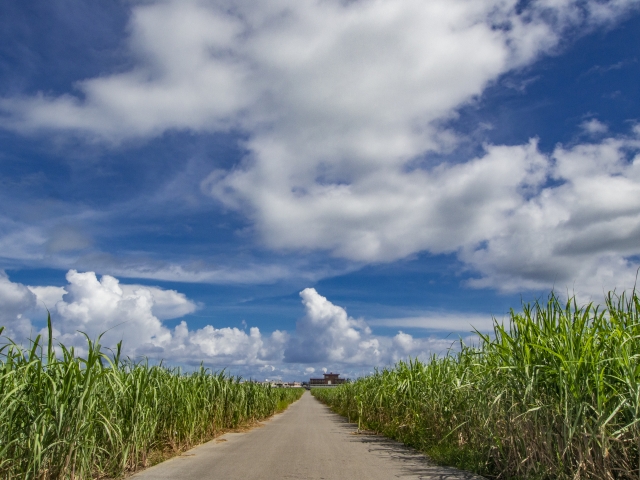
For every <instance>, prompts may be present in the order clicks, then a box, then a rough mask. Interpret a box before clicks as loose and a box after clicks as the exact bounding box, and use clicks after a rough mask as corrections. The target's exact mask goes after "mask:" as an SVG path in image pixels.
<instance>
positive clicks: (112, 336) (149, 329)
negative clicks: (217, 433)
mask: <svg viewBox="0 0 640 480" xmlns="http://www.w3.org/2000/svg"><path fill="white" fill-rule="evenodd" d="M66 278H67V281H68V285H67V286H66V287H64V288H63V287H52V286H32V287H28V288H27V287H23V286H22V285H20V284H16V283H12V282H10V281H9V280H8V279H5V280H6V281H5V283H6V284H7V285H9V286H10V287H11V288H12V289H13V290H14V291H24V292H26V293H24V295H26V296H27V297H28V295H29V294H30V295H31V296H32V297H33V298H32V299H31V300H32V304H29V305H30V308H35V307H36V298H37V302H38V304H46V306H47V307H48V308H49V309H50V311H51V313H52V317H53V324H54V330H55V336H56V340H58V341H60V342H62V343H63V344H65V345H69V346H71V345H74V346H76V347H79V348H82V347H83V346H84V345H85V339H84V336H83V335H82V333H80V332H84V333H86V334H87V335H88V336H89V338H92V339H93V338H96V337H97V336H98V335H100V334H102V333H104V332H106V333H105V334H104V336H103V338H102V342H103V344H104V345H106V346H110V347H113V346H114V345H115V344H116V343H117V342H118V341H120V340H122V341H123V346H124V349H125V350H124V351H125V353H126V354H128V355H134V356H136V355H146V356H149V357H151V358H156V359H161V358H164V359H167V360H169V361H173V362H185V363H191V362H199V361H201V360H204V361H208V362H211V363H214V364H218V365H220V364H222V365H236V364H238V365H244V364H248V365H252V364H261V363H264V361H266V360H268V359H270V358H273V357H274V356H275V358H278V355H280V356H281V354H278V351H281V350H282V344H283V342H285V341H286V338H287V337H286V334H285V333H283V332H279V331H275V332H273V333H272V334H271V335H270V336H268V337H266V338H264V337H263V336H262V335H261V333H260V331H259V330H258V329H257V328H255V327H254V328H251V329H250V332H249V334H247V333H246V332H244V331H242V330H239V329H237V328H228V327H224V328H214V327H213V326H211V325H207V326H205V327H204V328H201V329H197V330H191V331H190V330H189V328H188V326H187V324H186V322H184V321H182V322H181V323H180V324H178V325H177V326H176V327H175V328H174V329H169V328H168V327H166V326H165V325H164V324H163V322H162V320H166V319H171V318H179V317H182V316H184V315H187V314H189V313H192V312H194V311H195V310H196V308H197V305H196V304H195V303H194V302H193V301H191V300H189V299H188V298H187V297H186V296H185V295H184V294H182V293H179V292H177V291H175V290H164V289H161V288H158V287H150V286H146V285H123V284H120V282H119V281H118V280H117V279H116V278H114V277H112V276H109V275H104V276H102V277H101V278H100V279H98V278H97V277H96V275H95V273H93V272H86V273H79V272H77V271H75V270H70V271H69V272H68V273H67V277H66ZM14 296H15V295H14ZM25 298H26V297H25ZM29 298H30V297H29ZM27 299H28V298H27ZM23 303H24V300H22V303H19V305H22V304H23ZM24 309H26V307H24V308H23V310H24ZM14 310H15V309H14ZM5 311H6V309H5ZM15 323H16V322H14V324H15ZM23 330H24V328H23Z"/></svg>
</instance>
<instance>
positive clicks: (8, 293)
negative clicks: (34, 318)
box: [0, 270, 36, 339]
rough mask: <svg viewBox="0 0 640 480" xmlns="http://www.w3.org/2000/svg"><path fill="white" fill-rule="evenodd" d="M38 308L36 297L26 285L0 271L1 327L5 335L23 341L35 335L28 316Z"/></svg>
mask: <svg viewBox="0 0 640 480" xmlns="http://www.w3.org/2000/svg"><path fill="white" fill-rule="evenodd" d="M35 306H36V295H35V294H34V293H33V292H32V291H31V290H29V289H28V288H27V287H25V286H24V285H21V284H19V283H14V282H12V281H11V280H9V277H8V276H7V274H6V273H5V272H3V271H1V270H0V327H5V331H4V332H3V334H4V335H6V336H9V337H12V338H16V339H22V338H28V337H29V336H30V335H31V334H32V333H33V326H32V325H31V321H30V320H29V318H28V317H27V316H26V315H27V314H28V312H29V311H30V310H32V309H33V308H34V307H35Z"/></svg>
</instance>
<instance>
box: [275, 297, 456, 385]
mask: <svg viewBox="0 0 640 480" xmlns="http://www.w3.org/2000/svg"><path fill="white" fill-rule="evenodd" d="M300 296H301V297H302V303H303V305H304V306H305V310H306V314H305V316H304V317H303V318H302V319H300V320H299V321H298V322H297V324H296V330H295V332H294V333H293V335H292V336H291V339H290V341H289V342H288V344H287V347H286V350H285V352H284V360H285V362H290V363H312V364H318V363H321V364H322V363H324V364H327V363H330V364H335V365H339V364H355V365H388V364H392V363H394V362H396V361H397V360H399V359H400V358H406V357H407V356H409V355H413V356H417V355H420V354H425V353H427V352H430V351H439V350H440V349H441V348H442V346H443V345H442V340H440V339H433V338H427V339H415V338H413V337H412V336H411V335H408V334H406V333H403V332H398V334H397V335H396V336H395V337H392V338H390V337H384V336H377V335H373V334H372V332H371V329H370V328H369V326H368V325H367V323H366V322H365V321H364V320H357V319H354V318H352V317H350V316H349V315H347V311H346V310H345V309H344V308H342V307H339V306H337V305H334V304H333V303H331V302H330V301H329V300H327V299H326V298H325V297H323V296H321V295H319V294H318V292H316V290H315V289H313V288H306V289H304V290H303V291H302V292H300ZM323 371H325V372H326V368H323Z"/></svg>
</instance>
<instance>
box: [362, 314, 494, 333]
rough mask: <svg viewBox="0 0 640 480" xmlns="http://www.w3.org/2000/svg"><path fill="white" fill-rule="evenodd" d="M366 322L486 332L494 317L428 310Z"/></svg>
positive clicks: (381, 324) (385, 325) (444, 330)
mask: <svg viewBox="0 0 640 480" xmlns="http://www.w3.org/2000/svg"><path fill="white" fill-rule="evenodd" d="M497 320H498V321H500V319H497ZM367 323H368V324H369V325H371V326H372V327H393V328H419V329H424V330H432V331H441V332H471V331H473V330H474V329H476V330H478V331H481V332H487V331H491V330H493V324H494V319H493V317H492V316H491V315H478V314H476V313H471V314H466V313H458V312H441V313H436V312H430V313H428V314H426V315H421V316H414V317H402V318H378V319H374V320H369V321H367Z"/></svg>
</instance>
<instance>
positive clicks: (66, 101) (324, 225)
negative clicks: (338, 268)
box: [0, 0, 638, 358]
mask: <svg viewBox="0 0 640 480" xmlns="http://www.w3.org/2000/svg"><path fill="white" fill-rule="evenodd" d="M637 6H638V3H637V1H634V0H610V1H596V0H587V1H582V0H580V1H578V0H535V1H531V2H526V3H525V4H523V3H522V2H518V1H516V0H432V1H429V2H425V1H423V0H397V1H394V2H387V1H383V0H362V1H355V2H344V1H340V0H329V1H317V0H303V1H301V0H279V1H268V2H260V3H259V4H256V2H253V1H248V0H241V1H234V2H230V1H228V0H211V1H205V0H199V1H196V0H193V1H186V2H185V1H178V0H166V1H158V2H151V3H149V2H144V3H142V4H138V5H136V6H134V8H133V9H132V16H131V20H130V25H129V31H130V32H131V35H130V37H129V40H128V41H129V43H128V45H129V48H130V50H131V52H132V54H133V58H134V60H135V66H134V67H133V68H132V69H131V70H129V71H125V72H120V73H117V74H106V75H104V76H101V77H97V78H91V79H85V80H82V81H80V82H78V83H77V84H76V88H77V91H78V93H77V94H66V95H62V96H57V97H53V96H48V95H44V94H40V95H37V96H34V97H22V98H16V97H14V98H4V99H3V100H1V101H0V109H1V110H2V111H3V112H4V115H3V116H2V120H1V122H2V125H3V126H4V127H6V128H10V129H14V130H18V131H22V132H36V131H43V130H44V131H51V130H55V131H59V130H65V131H72V132H75V133H77V134H79V135H84V136H87V137H89V138H92V139H99V140H106V141H108V142H114V143H118V142H120V141H123V140H126V139H129V138H150V137H153V136H158V135H160V134H162V133H163V132H165V131H167V130H190V131H197V132H219V131H225V130H228V129H238V130H240V131H242V132H244V133H245V134H246V138H247V140H246V143H245V145H244V147H245V148H246V150H247V152H248V155H247V157H246V158H245V160H244V162H243V163H242V165H239V166H237V167H236V168H234V169H232V170H219V171H214V172H212V173H211V174H210V175H209V176H208V178H206V179H205V180H204V181H203V182H202V190H203V191H204V192H205V193H207V194H208V195H211V196H213V197H214V198H216V199H218V200H219V201H220V202H222V203H223V204H224V205H225V206H226V207H228V208H230V209H234V210H238V211H241V212H242V213H244V214H245V215H247V216H248V217H249V218H250V219H251V220H252V221H253V223H254V225H255V228H256V230H257V232H258V233H259V234H260V235H261V238H262V239H263V241H264V243H265V244H266V245H267V246H269V247H271V248H274V249H282V250H290V249H295V250H309V249H317V250H322V251H327V252H329V253H330V254H331V255H334V256H336V257H340V258H347V259H351V260H355V261H358V262H375V261H392V260H395V259H399V258H402V257H405V256H407V255H410V254H413V253H415V252H419V251H423V250H427V251H430V252H432V253H458V254H459V255H460V258H461V259H463V260H464V261H466V262H467V263H468V265H469V266H471V267H472V268H473V269H475V270H476V271H477V272H479V273H480V276H481V278H479V279H476V280H474V281H472V282H471V285H474V286H478V287H479V286H496V285H497V286H499V288H506V289H509V288H514V289H515V288H537V287H538V286H541V285H544V286H545V287H546V286H548V283H549V282H550V281H554V280H557V281H561V282H565V281H572V280H574V279H578V278H580V279H585V281H586V279H595V280H593V282H592V283H593V284H592V285H590V286H589V285H587V287H588V288H594V285H596V284H598V282H600V283H599V285H602V284H603V283H602V282H605V281H606V280H607V279H608V278H610V277H612V272H613V271H615V269H616V268H621V269H622V272H623V273H622V274H621V275H620V276H619V277H618V279H620V280H622V279H624V280H625V281H626V279H627V278H628V272H630V271H631V270H632V269H633V265H632V262H631V261H630V260H628V258H629V256H630V255H635V254H636V250H635V248H634V247H633V246H632V245H631V244H632V243H633V241H634V233H633V231H632V230H633V225H635V223H634V222H635V220H633V221H631V222H627V221H626V220H625V219H626V218H632V219H633V218H635V217H634V215H635V213H633V212H632V211H631V210H633V208H634V207H633V205H634V204H635V201H633V200H631V203H630V204H629V205H627V207H622V206H615V205H613V204H611V202H609V200H612V199H613V197H621V196H624V195H625V193H624V192H630V191H633V190H634V189H635V183H634V182H635V177H633V175H634V173H633V171H632V170H633V169H631V168H622V167H621V169H620V172H619V173H611V172H607V171H606V168H608V166H607V165H608V164H607V163H606V161H605V164H604V166H603V167H602V168H604V169H605V170H602V168H601V169H600V170H598V168H600V167H597V166H596V167H594V168H596V170H597V172H598V175H599V177H598V178H600V179H601V180H603V182H599V183H598V182H596V183H594V182H589V180H588V178H587V177H586V176H585V175H584V174H583V173H584V171H586V169H585V170H583V173H578V174H576V175H575V176H573V177H572V176H571V175H572V174H571V173H568V170H567V169H571V168H573V169H575V168H577V167H576V165H578V164H579V162H580V161H584V162H585V164H587V165H591V164H590V163H589V162H590V158H592V157H593V155H596V156H597V155H598V154H596V153H593V152H594V151H595V150H602V151H605V150H608V151H610V152H612V151H613V152H614V153H611V155H613V156H614V157H615V156H616V155H622V152H623V150H624V149H625V148H628V147H630V146H632V144H633V142H632V141H631V140H616V139H609V140H605V141H603V142H602V143H601V144H599V145H584V146H583V147H582V148H577V147H576V148H573V149H568V150H563V149H562V148H559V149H558V150H556V152H554V154H553V155H551V156H549V155H543V154H542V153H540V152H539V151H538V149H537V146H536V143H535V141H532V142H530V143H529V144H527V145H518V146H494V145H488V146H486V149H485V154H484V155H483V156H480V157H479V158H475V159H471V160H469V161H467V162H464V163H460V164H446V163H443V164H442V165H437V166H433V165H427V166H425V165H423V164H422V163H421V162H422V160H424V157H425V155H427V154H428V153H430V152H441V153H442V152H445V153H446V152H447V151H449V149H451V148H452V147H454V146H455V144H456V142H457V134H456V132H453V131H450V130H447V129H445V128H444V127H443V126H442V125H443V122H444V121H446V120H448V119H451V118H453V117H455V115H456V110H457V109H458V108H460V107H461V106H462V105H464V104H466V103H468V102H470V101H473V100H474V99H475V98H477V97H478V96H479V95H481V94H482V92H483V91H484V89H485V88H486V87H487V85H490V84H492V83H493V82H495V81H496V80H497V79H499V78H500V76H501V75H503V74H504V73H506V72H509V71H513V70H514V69H518V68H521V67H523V66H526V65H530V64H531V63H532V62H533V61H535V60H536V59H537V58H539V57H540V55H543V54H547V53H550V52H553V51H554V49H555V48H557V47H558V45H559V44H560V43H562V42H561V41H562V40H563V38H564V36H565V35H567V34H568V32H571V35H574V34H576V32H584V31H588V30H589V29H592V28H595V27H597V26H601V25H607V24H610V23H611V22H613V21H615V20H616V19H619V18H620V17H621V16H622V15H624V14H625V13H627V12H628V11H630V9H632V8H637ZM595 122H597V121H595V120H592V121H590V122H588V123H585V124H584V125H583V128H584V129H585V130H586V131H587V132H590V133H605V132H604V130H603V128H604V125H603V124H600V123H599V122H598V123H595ZM616 142H618V143H616ZM620 142H622V143H620ZM615 152H618V153H617V154H616V153H615ZM578 157H580V159H582V160H579V159H578ZM599 159H600V158H599V157H598V160H599ZM614 163H616V162H614ZM617 163H618V164H620V165H622V164H623V163H624V162H622V160H619V161H617ZM571 165H573V166H571ZM589 168H591V167H589ZM626 175H629V176H626ZM549 179H552V180H554V181H556V182H557V183H558V184H559V185H558V184H554V185H553V186H547V185H546V183H545V182H546V181H548V180H549ZM586 187H591V188H592V190H591V192H590V193H589V194H586V193H584V191H583V189H584V188H586ZM617 187H624V188H626V190H624V188H623V191H611V190H610V189H612V188H617ZM589 195H590V199H591V200H590V201H591V204H593V203H594V202H597V200H602V201H603V205H609V207H606V208H605V207H602V205H597V206H596V207H594V211H601V212H602V211H603V210H607V209H608V210H607V212H608V214H611V215H612V217H611V218H609V220H608V221H609V224H607V222H605V221H604V220H602V219H601V218H599V217H597V215H586V214H585V213H584V211H583V210H584V208H585V207H586V206H587V205H589V198H587V197H588V196H589ZM629 195H631V194H630V193H629ZM620 200H622V198H620ZM612 201H613V203H616V201H617V200H612ZM616 205H617V204H616ZM556 207H557V208H556ZM625 208H626V210H625ZM629 209H631V210H629ZM624 212H627V213H624ZM629 212H631V213H629ZM578 217H580V218H583V220H580V221H578V220H577V218H578ZM616 222H617V223H616ZM614 224H615V225H614ZM622 224H623V225H622ZM609 226H611V227H616V229H615V230H608V229H607V227H609ZM618 227H620V228H618ZM28 233H29V232H21V234H20V235H17V234H16V235H15V238H13V237H12V238H13V239H12V238H9V236H7V237H5V238H3V240H2V242H4V243H7V245H8V247H9V248H10V249H14V250H16V251H17V252H18V253H19V254H20V255H23V256H24V255H28V254H29V252H24V251H23V250H24V249H21V248H22V247H21V245H22V244H21V243H20V242H19V241H17V240H16V239H17V238H18V237H19V238H24V237H25V236H26V234H28ZM63 233H64V232H63ZM65 235H66V237H68V236H69V235H68V232H66V233H65V234H64V235H63V237H64V236H65ZM31 236H32V237H35V236H37V235H36V233H34V232H31ZM534 237H535V238H534ZM613 237H616V238H613ZM596 239H597V240H596ZM38 241H40V239H37V238H36V239H34V240H33V242H32V243H34V244H36V243H37V242H38ZM43 242H44V240H42V241H40V243H43ZM88 242H89V240H88V239H82V238H75V240H74V242H71V243H70V244H68V245H72V246H73V248H76V249H77V248H82V247H83V246H84V245H86V244H88ZM1 245H2V244H0V246H1ZM61 245H67V243H66V241H65V242H55V241H52V242H50V243H49V247H48V248H50V249H53V250H58V249H59V248H60V246H61ZM580 252H581V253H580ZM509 265H513V268H509ZM143 270H144V269H143ZM169 270H171V271H161V272H153V273H152V275H155V277H154V278H160V277H159V276H158V275H167V278H169V277H171V278H177V277H179V276H180V275H184V276H185V277H189V276H190V275H188V272H183V271H181V270H180V267H176V268H175V269H169ZM267 270H268V271H265V272H262V273H261V274H260V275H259V276H260V277H261V278H264V277H265V276H266V277H270V278H276V279H277V278H282V277H283V276H286V275H287V274H288V273H287V272H286V271H282V269H278V268H275V267H274V268H270V269H267ZM285 270H286V269H285ZM208 274H209V277H214V278H221V279H222V280H221V281H235V280H234V278H235V277H237V276H238V275H239V276H241V277H243V278H244V277H246V276H250V275H251V273H250V272H231V273H229V272H225V271H217V272H213V273H212V272H208ZM191 277H193V275H191ZM196 277H197V275H196ZM70 294H71V292H70ZM140 298H142V297H140ZM152 303H153V302H152ZM155 305H156V308H159V307H158V306H157V305H158V303H157V301H156V303H155ZM154 318H157V317H154ZM347 323H348V322H347ZM349 325H350V326H349V328H351V329H352V330H353V331H351V330H348V329H347V330H345V333H346V334H349V335H355V334H356V333H357V334H358V335H360V336H365V337H366V335H367V334H366V331H365V330H364V329H362V328H360V327H358V326H357V325H355V324H354V325H351V324H349ZM353 332H355V333H353ZM158 334H159V335H160V333H158ZM247 342H249V343H250V340H247ZM370 348H371V349H372V350H371V351H375V348H376V347H375V346H374V345H373V344H371V345H370ZM292 352H293V350H292ZM345 352H346V350H345ZM292 355H293V353H292ZM345 355H346V357H345V358H347V357H349V355H351V354H350V353H345ZM349 358H350V357H349Z"/></svg>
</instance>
